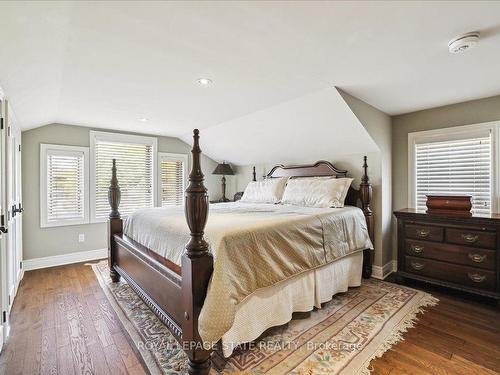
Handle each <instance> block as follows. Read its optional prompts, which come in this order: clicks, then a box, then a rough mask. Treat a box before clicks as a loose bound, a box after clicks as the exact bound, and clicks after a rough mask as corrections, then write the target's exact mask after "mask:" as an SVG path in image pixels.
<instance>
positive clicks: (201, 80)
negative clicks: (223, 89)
mask: <svg viewBox="0 0 500 375" xmlns="http://www.w3.org/2000/svg"><path fill="white" fill-rule="evenodd" d="M196 83H197V84H198V85H200V86H203V87H207V86H210V85H211V84H212V83H213V82H212V80H211V79H209V78H198V79H197V80H196Z"/></svg>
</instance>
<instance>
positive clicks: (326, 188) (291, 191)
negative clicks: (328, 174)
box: [281, 177, 352, 207]
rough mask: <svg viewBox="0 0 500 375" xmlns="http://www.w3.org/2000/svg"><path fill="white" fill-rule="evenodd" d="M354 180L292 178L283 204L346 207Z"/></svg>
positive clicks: (287, 186) (284, 195) (282, 201)
mask: <svg viewBox="0 0 500 375" xmlns="http://www.w3.org/2000/svg"><path fill="white" fill-rule="evenodd" d="M351 182H352V178H321V177H320V178H317V177H311V178H309V177H306V178H292V179H290V180H289V181H288V183H287V185H286V188H285V192H284V193H283V199H282V200H281V203H283V204H294V205H296V206H307V207H344V200H345V198H346V196H347V192H348V190H349V186H351Z"/></svg>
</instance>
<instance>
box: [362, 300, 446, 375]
mask: <svg viewBox="0 0 500 375" xmlns="http://www.w3.org/2000/svg"><path fill="white" fill-rule="evenodd" d="M438 302H439V299H437V298H436V297H434V296H432V295H430V294H427V293H426V294H425V295H424V296H423V297H422V298H421V300H420V301H419V303H418V304H417V305H415V306H414V307H413V308H412V309H411V310H410V311H409V312H408V314H407V315H406V316H405V319H404V320H403V321H401V322H400V323H399V324H398V325H397V326H396V327H394V330H393V331H392V332H391V334H390V335H389V336H387V337H386V339H385V340H384V343H383V344H382V345H380V347H378V348H377V350H376V351H375V352H374V353H373V354H372V355H371V356H370V358H369V359H368V360H367V361H366V362H365V364H364V365H363V367H362V368H361V369H360V370H359V371H358V373H357V375H370V374H371V373H372V372H373V370H374V369H373V367H372V368H370V363H371V361H372V360H374V359H375V358H380V357H382V355H383V354H384V353H385V352H387V351H388V350H390V349H391V348H392V347H393V346H394V345H395V344H397V343H398V342H400V341H404V337H403V334H404V333H405V332H407V331H408V329H410V328H413V327H415V323H417V321H418V318H417V315H418V314H419V313H423V312H425V308H426V307H432V306H436V305H437V304H438Z"/></svg>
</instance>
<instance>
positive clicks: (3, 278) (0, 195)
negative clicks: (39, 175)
mask: <svg viewBox="0 0 500 375" xmlns="http://www.w3.org/2000/svg"><path fill="white" fill-rule="evenodd" d="M5 106H6V103H5V100H4V98H3V96H2V93H1V92H0V348H1V347H2V346H3V343H4V341H5V338H6V337H7V334H8V332H7V329H6V328H7V322H6V319H5V318H6V316H5V315H4V314H3V311H7V306H8V287H7V284H8V283H7V252H6V249H7V235H8V233H7V194H6V190H7V189H6V187H7V185H6V181H7V178H6V177H7V168H6V167H7V166H6V156H7V147H6V145H7V129H6V121H5Z"/></svg>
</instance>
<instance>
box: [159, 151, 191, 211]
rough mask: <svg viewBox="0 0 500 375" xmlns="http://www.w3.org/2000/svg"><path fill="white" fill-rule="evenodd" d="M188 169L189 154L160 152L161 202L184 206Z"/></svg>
mask: <svg viewBox="0 0 500 375" xmlns="http://www.w3.org/2000/svg"><path fill="white" fill-rule="evenodd" d="M186 170H187V155H175V154H166V153H160V154H159V183H160V204H161V206H162V207H169V206H182V205H183V204H184V190H185V181H186Z"/></svg>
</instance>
